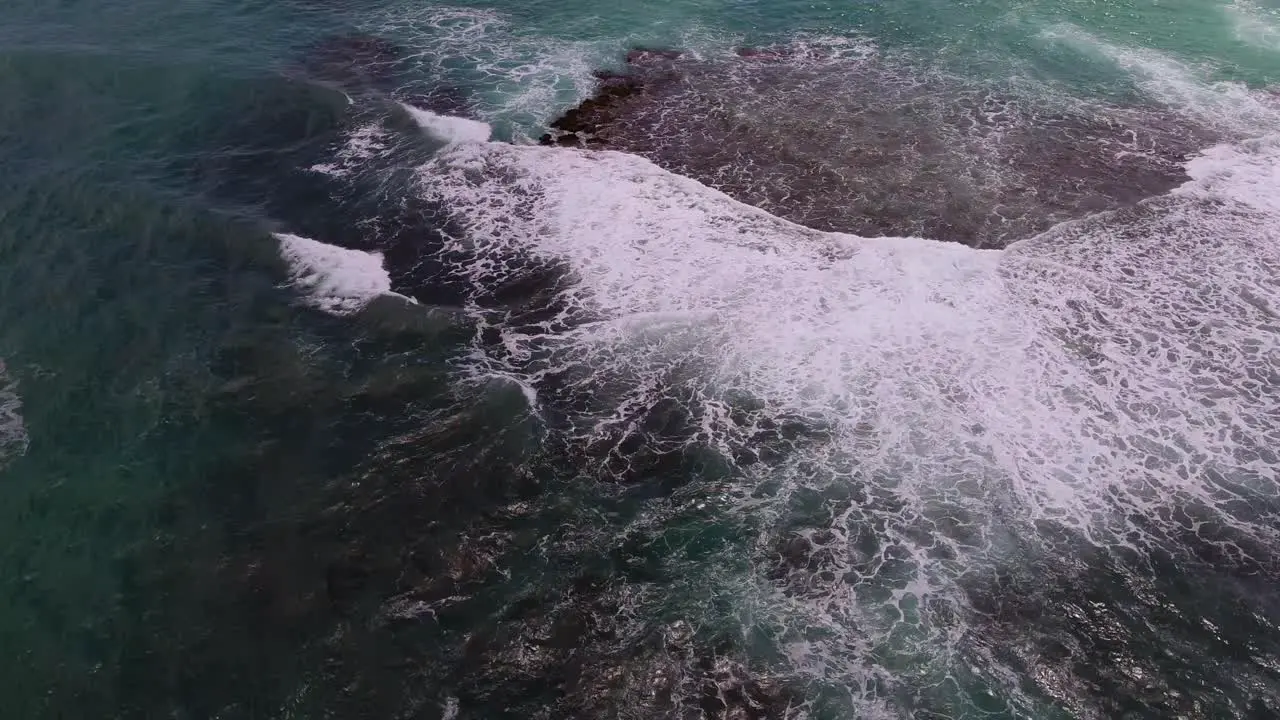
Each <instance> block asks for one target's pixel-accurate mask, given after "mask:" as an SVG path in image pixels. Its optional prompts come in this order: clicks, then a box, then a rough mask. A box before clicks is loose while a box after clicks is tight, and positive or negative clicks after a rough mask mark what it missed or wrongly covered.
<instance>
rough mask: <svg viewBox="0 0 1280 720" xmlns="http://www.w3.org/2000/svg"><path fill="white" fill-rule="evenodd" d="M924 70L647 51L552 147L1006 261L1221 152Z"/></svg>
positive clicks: (1105, 110)
mask: <svg viewBox="0 0 1280 720" xmlns="http://www.w3.org/2000/svg"><path fill="white" fill-rule="evenodd" d="M913 72H914V71H912V70H911V69H909V68H899V67H897V66H895V65H894V64H893V63H892V62H890V61H888V60H885V59H882V58H879V57H877V56H875V55H873V54H870V53H869V52H852V53H851V52H850V51H849V50H848V49H847V48H844V49H840V50H839V51H837V50H836V49H823V48H814V47H809V46H795V47H792V46H780V47H763V48H740V49H739V50H738V51H737V52H736V53H734V54H731V55H727V56H720V57H711V58H708V59H699V58H694V57H690V56H688V55H682V54H680V53H675V52H668V51H652V50H633V51H632V52H630V53H628V55H627V64H626V68H625V71H624V72H622V73H612V72H602V73H598V74H597V77H598V79H599V80H598V86H597V91H596V93H595V94H594V95H593V96H592V97H590V98H587V99H586V100H584V101H583V102H581V103H580V104H579V105H578V106H576V107H574V108H572V109H570V110H569V111H567V112H566V113H565V114H564V115H563V116H562V117H560V118H559V119H557V120H556V121H555V122H553V123H552V124H551V127H550V130H549V132H548V133H547V134H546V135H544V136H543V137H542V139H541V142H542V143H543V144H547V145H562V146H572V147H586V148H594V149H604V150H621V151H625V152H632V153H636V154H639V155H643V156H644V157H647V158H648V159H650V160H652V161H653V162H655V163H657V164H658V165H660V166H662V167H663V168H664V169H667V170H670V171H672V172H677V173H680V174H683V175H687V176H689V177H692V178H694V179H697V180H699V181H701V182H703V183H705V184H707V185H710V186H712V187H715V188H717V189H719V190H721V191H723V192H725V193H727V194H728V195H730V196H732V197H734V198H735V199H738V200H740V201H742V202H745V203H748V204H751V205H755V206H757V207H760V208H763V209H765V210H767V211H769V212H771V213H773V214H776V215H779V216H781V217H784V218H786V219H788V220H792V221H794V222H797V223H800V224H803V225H807V226H809V227H813V228H815V229H819V230H835V231H842V232H850V233H854V234H858V235H863V236H881V235H894V236H923V237H930V238H936V239H940V240H951V241H956V242H961V243H964V244H967V245H973V246H979V247H1000V246H1003V245H1006V244H1008V243H1009V242H1012V241H1013V240H1016V239H1019V238H1023V237H1028V236H1031V235H1034V234H1036V233H1037V232H1040V231H1042V230H1044V229H1046V228H1048V227H1049V226H1051V225H1053V224H1055V223H1058V222H1061V221H1063V220H1067V219H1071V218H1076V217H1081V216H1084V215H1087V214H1091V213H1094V212H1098V211H1102V210H1108V209H1114V208H1118V207H1123V206H1126V205H1129V204H1132V203H1133V202H1135V201H1137V200H1140V199H1142V198H1145V197H1151V196H1153V195H1158V194H1160V193H1163V192H1165V191H1168V190H1170V189H1172V188H1174V187H1176V186H1178V185H1179V184H1181V183H1182V182H1184V181H1186V180H1187V176H1186V174H1185V172H1184V171H1183V168H1182V163H1183V162H1184V161H1185V160H1186V158H1187V157H1189V155H1190V154H1192V153H1194V152H1195V151H1197V150H1199V149H1201V148H1203V147H1205V146H1206V145H1208V144H1210V143H1212V142H1213V141H1214V140H1215V137H1216V136H1215V135H1214V133H1212V132H1210V131H1209V130H1207V129H1205V128H1203V127H1200V126H1196V125H1195V124H1193V123H1191V122H1190V121H1188V120H1186V119H1183V118H1181V117H1178V116H1176V115H1175V114H1173V113H1172V112H1171V111H1169V110H1166V109H1162V108H1156V107H1147V106H1138V105H1126V106H1121V105H1097V106H1094V107H1089V108H1078V107H1069V106H1065V105H1064V106H1063V107H1056V106H1054V104H1053V102H1052V101H1051V100H1045V101H1043V102H1032V101H1030V100H1028V99H1026V98H1022V97H1018V96H1016V95H1014V94H1012V93H1011V92H1007V91H1001V90H1000V89H998V88H987V87H976V86H968V85H964V84H962V83H961V82H959V81H957V80H952V79H948V78H946V77H930V76H916V75H913V74H912V73H913Z"/></svg>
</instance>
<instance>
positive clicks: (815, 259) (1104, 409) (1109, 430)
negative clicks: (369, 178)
mask: <svg viewBox="0 0 1280 720" xmlns="http://www.w3.org/2000/svg"><path fill="white" fill-rule="evenodd" d="M1277 167H1280V148H1278V147H1277V145H1276V143H1275V141H1274V139H1264V140H1259V141H1256V142H1254V143H1246V144H1243V145H1235V146H1224V147H1222V148H1215V149H1213V150H1211V151H1210V152H1208V153H1206V154H1205V155H1204V156H1203V157H1201V158H1199V159H1197V160H1195V161H1193V162H1192V163H1191V173H1192V175H1193V177H1194V179H1193V180H1192V181H1191V182H1190V183H1188V184H1187V185H1186V186H1184V187H1183V188H1180V189H1179V191H1178V192H1176V193H1173V194H1171V195H1169V196H1167V197H1163V198H1157V199H1155V200H1152V201H1149V202H1147V203H1144V204H1143V205H1141V206H1139V207H1138V208H1136V209H1133V210H1127V211H1121V212H1117V213H1110V214H1105V215H1100V216H1095V217H1092V218H1087V219H1085V220H1082V221H1077V222H1075V223H1069V224H1066V225H1063V226H1060V227H1058V228H1055V229H1053V230H1052V231H1050V232H1048V233H1045V234H1044V235H1042V236H1039V237H1037V238H1034V239H1031V240H1027V241H1024V242H1022V243H1018V244H1015V245H1014V246H1012V247H1011V248H1009V249H1007V250H1005V251H979V250H972V249H969V248H966V247H962V246H959V245H954V244H944V243H938V242H934V241H930V240H923V239H917V238H871V239H868V238H858V237H853V236H847V235H841V234H829V233H820V232H816V231H813V230H809V229H806V228H803V227H800V226H796V225H793V224H791V223H788V222H786V221H783V220H780V219H778V218H775V217H773V216H771V215H768V214H767V213H765V212H763V211H760V210H758V209H755V208H751V207H748V206H745V205H742V204H740V203H737V202H736V201H734V200H732V199H730V198H728V197H727V196H724V195H722V194H720V193H718V192H716V191H713V190H711V189H708V188H706V187H705V186H702V185H700V184H698V183H696V182H694V181H692V180H689V179H687V178H683V177H679V176H676V175H673V174H670V173H667V172H665V171H663V170H661V169H659V168H657V167H656V166H654V165H652V164H651V163H649V162H648V161H646V160H643V159H641V158H637V157H634V156H629V155H624V154H618V153H608V152H599V153H584V152H579V151H573V150H565V149H560V148H542V147H527V146H526V147H519V146H508V145H499V144H485V145H467V146H458V147H455V148H453V149H451V150H449V151H447V152H446V153H445V154H444V155H443V156H442V157H441V159H440V160H439V164H438V165H436V166H434V167H432V168H431V169H430V181H429V183H424V188H426V191H427V192H429V193H433V194H435V195H437V197H438V198H439V199H441V200H444V201H445V202H447V203H448V205H449V207H451V208H453V209H454V210H455V211H456V212H457V215H458V219H459V220H460V222H462V224H463V225H464V226H465V228H466V234H465V237H463V238H460V239H459V240H458V242H457V244H456V245H455V246H454V247H453V248H451V249H452V250H455V251H458V252H460V253H467V254H470V255H471V256H472V257H473V258H474V261H473V262H471V263H469V264H468V265H467V266H466V267H463V268H460V270H461V271H462V272H464V273H466V274H468V275H470V277H472V278H473V280H474V281H475V282H476V283H477V284H478V285H482V286H485V285H489V284H491V283H493V282H495V281H501V280H503V279H506V278H507V277H508V276H509V275H510V274H511V273H513V272H518V270H517V269H514V268H518V266H519V264H520V263H521V262H526V261H528V262H535V263H564V264H567V266H568V268H569V269H570V270H571V272H572V277H573V279H574V283H573V284H572V285H571V286H570V287H568V288H567V289H565V290H564V291H563V292H562V296H561V300H562V303H563V306H564V309H563V310H562V311H561V313H560V316H559V318H558V320H557V321H555V322H550V323H544V324H541V325H539V326H536V327H532V328H529V327H525V328H514V327H509V328H502V331H503V332H504V341H503V344H502V347H503V348H505V353H506V354H505V356H504V357H503V358H499V359H498V361H499V362H502V363H507V364H508V366H507V367H506V368H505V370H506V371H507V372H516V373H522V374H524V376H525V377H529V378H530V382H531V383H533V384H534V385H535V386H536V385H537V384H538V381H539V378H540V377H541V376H542V375H543V374H544V373H556V374H557V376H558V377H562V378H563V377H569V378H572V379H573V382H575V383H578V384H579V385H580V386H583V387H588V386H589V387H593V388H595V398H596V400H597V401H598V402H599V404H598V405H596V406H595V407H594V409H593V414H592V415H591V417H589V418H585V419H584V420H585V421H584V422H582V423H581V424H579V425H578V426H577V427H578V428H579V432H581V434H582V435H581V438H582V440H583V441H584V442H594V441H598V440H599V439H600V438H607V437H609V436H610V433H615V434H616V433H618V432H620V433H622V434H623V435H626V434H630V433H642V432H643V430H641V429H639V428H640V426H641V425H642V424H641V423H637V421H636V417H637V415H636V413H637V411H639V410H643V408H646V407H652V406H654V405H656V404H657V403H658V402H660V401H662V400H663V399H668V400H670V399H677V400H678V401H679V402H686V403H692V404H693V405H694V407H692V408H691V412H692V413H693V414H694V415H695V416H696V417H697V418H699V422H700V423H701V427H702V430H701V432H699V433H698V434H697V436H696V437H694V438H691V439H690V441H691V442H703V443H707V444H709V445H711V446H713V447H718V448H720V449H722V450H723V451H724V453H725V455H726V456H727V457H734V458H739V461H740V462H742V463H745V464H743V465H741V469H742V470H743V473H744V476H745V477H746V478H748V480H747V481H746V482H747V483H748V484H750V483H752V482H757V481H760V480H762V479H764V478H766V477H767V478H768V479H769V480H770V481H771V482H778V481H780V482H781V483H782V486H783V488H784V490H783V491H782V492H781V493H780V494H779V495H778V497H777V498H776V500H774V501H773V502H772V504H768V505H766V506H764V507H763V508H762V506H761V504H760V503H759V502H758V501H754V500H753V501H751V507H752V512H753V513H756V514H757V515H758V514H760V513H761V512H763V513H764V514H765V515H766V516H769V515H771V514H775V513H776V515H774V517H776V518H777V520H776V522H778V525H777V526H776V527H775V528H774V530H773V531H771V532H766V533H764V534H763V535H762V536H761V540H760V543H761V544H760V547H759V552H760V556H761V558H767V557H769V556H771V555H772V553H773V552H774V550H773V547H774V545H773V544H774V543H776V542H778V541H779V538H783V537H786V536H787V534H788V533H794V532H799V533H801V534H802V535H803V536H804V537H808V538H810V539H811V540H810V541H811V542H812V543H813V547H815V548H820V547H825V548H827V549H828V550H829V551H830V552H829V553H828V554H827V555H826V557H827V558H828V559H827V560H826V561H825V562H826V565H823V566H822V567H821V568H820V569H822V570H829V571H831V572H830V573H827V574H823V573H819V572H817V570H814V569H813V567H812V564H811V565H810V567H809V569H808V570H806V571H802V572H798V575H799V576H797V577H795V578H792V579H790V580H788V582H791V583H794V586H795V587H796V588H801V589H802V590H801V591H797V592H799V593H800V596H801V597H803V598H805V600H804V602H802V603H801V605H800V607H801V608H802V610H797V612H800V613H801V616H803V617H808V618H809V620H807V621H805V620H797V621H796V622H818V623H819V624H821V625H822V626H824V627H826V628H828V629H830V628H843V631H842V632H844V633H846V634H845V635H841V638H842V639H840V640H839V641H838V642H835V644H834V645H833V646H830V647H827V648H826V652H827V658H826V660H825V661H824V662H825V665H824V667H825V668H826V670H824V672H834V671H835V670H834V668H838V669H839V672H842V673H852V672H855V668H854V667H853V666H852V665H849V664H848V663H852V662H854V661H853V660H852V659H851V658H855V657H859V656H860V655H859V652H861V651H859V652H853V651H852V649H853V648H854V647H857V648H865V647H867V646H868V644H870V645H872V646H876V647H879V648H880V651H882V652H883V646H882V645H880V644H881V643H886V642H889V638H890V637H894V633H895V632H901V623H902V620H901V617H902V615H901V613H900V612H899V611H898V610H897V609H896V608H897V606H898V605H900V604H901V603H903V602H906V601H907V599H908V598H911V597H914V598H917V599H921V598H925V597H929V598H932V602H941V603H944V604H949V606H950V607H953V608H962V607H963V606H964V604H965V600H964V597H963V594H962V593H961V592H960V591H959V590H958V585H957V583H958V582H959V579H960V578H961V577H962V576H964V575H965V574H966V573H972V572H974V571H975V570H974V568H980V567H990V566H991V565H992V564H993V563H999V562H1011V561H1013V560H1012V558H1014V557H1016V556H1018V555H1020V554H1025V553H1028V552H1032V553H1041V554H1043V553H1049V554H1050V555H1055V556H1058V557H1059V559H1060V561H1061V562H1073V561H1072V560H1071V559H1070V558H1071V557H1072V552H1071V551H1069V550H1068V549H1066V548H1057V549H1055V548H1054V545H1053V543H1054V542H1057V541H1051V540H1048V539H1044V538H1039V537H1038V533H1037V531H1036V529H1035V528H1036V524H1037V523H1045V522H1047V523H1051V524H1054V525H1057V526H1060V527H1063V528H1067V529H1069V531H1070V532H1071V533H1073V536H1075V537H1079V538H1081V539H1087V540H1089V541H1090V542H1092V543H1094V544H1096V545H1098V546H1101V547H1112V546H1126V547H1131V548H1135V549H1141V548H1144V547H1147V546H1149V545H1151V544H1153V543H1161V542H1165V541H1167V540H1168V539H1169V538H1170V537H1172V536H1174V535H1176V534H1177V533H1179V532H1181V531H1182V530H1183V528H1184V527H1186V525H1185V523H1193V525H1192V527H1194V528H1196V529H1197V530H1198V529H1200V528H1205V529H1208V528H1214V530H1213V532H1214V533H1217V534H1218V535H1219V539H1218V540H1216V541H1215V542H1218V543H1220V544H1221V545H1222V546H1223V551H1224V552H1225V553H1226V554H1227V555H1228V556H1235V557H1244V556H1245V555H1247V553H1248V550H1247V547H1248V546H1247V545H1239V544H1237V543H1238V542H1245V541H1246V540H1249V539H1251V540H1258V541H1265V542H1276V541H1280V536H1278V532H1280V531H1278V530H1277V527H1278V526H1277V524H1276V522H1275V521H1276V519H1277V518H1276V517H1274V514H1275V510H1274V507H1275V504H1276V501H1277V499H1278V498H1280V486H1278V485H1277V478H1276V477H1275V467H1276V459H1275V457H1274V455H1273V453H1274V451H1273V450H1272V449H1271V448H1273V447H1275V446H1276V443H1277V442H1280V418H1276V417H1275V415H1274V408H1275V406H1276V403H1277V400H1278V399H1277V397H1276V395H1275V391H1274V390H1273V385H1271V384H1269V383H1270V382H1271V381H1270V380H1268V379H1267V378H1274V377H1277V376H1280V342H1278V341H1277V338H1278V337H1280V322H1278V321H1277V320H1276V316H1275V315H1274V308H1277V307H1280V283H1277V282H1276V281H1275V280H1274V278H1275V277H1277V276H1278V275H1277V273H1276V270H1277V269H1280V211H1278V209H1277V208H1276V206H1275V202H1274V200H1273V198H1274V197H1275V195H1276V192H1275V188H1276V186H1275V184H1274V183H1275V181H1276V168H1277ZM513 258H517V259H518V258H524V259H525V260H514V261H513ZM491 359H492V358H491ZM610 393H612V394H610ZM690 398H692V399H690ZM743 398H751V399H752V403H750V404H748V405H747V406H743V405H742V399H743ZM781 417H799V418H803V419H804V421H805V422H808V423H810V424H812V425H813V426H814V427H820V428H822V429H823V432H824V433H826V435H824V437H827V438H829V439H828V440H827V441H819V442H815V443H810V444H808V445H805V446H803V447H799V446H797V448H796V449H795V451H794V453H793V454H792V456H791V460H790V461H789V462H788V463H785V464H783V465H782V466H776V465H770V466H764V465H755V464H753V463H751V462H750V460H749V458H750V457H751V456H750V455H749V454H748V455H745V456H744V455H743V454H742V453H743V451H744V449H745V450H747V451H749V450H750V447H751V443H752V442H753V441H754V439H756V438H758V437H759V436H760V432H761V431H762V430H764V429H767V428H769V427H771V426H770V424H769V420H770V419H771V418H781ZM744 457H745V458H747V459H746V460H743V459H742V458H744ZM752 478H754V479H752ZM836 486H845V487H856V488H862V489H861V490H858V492H865V493H868V494H870V496H872V497H876V498H881V499H880V500H879V501H873V502H867V503H864V504H862V505H857V504H855V505H852V506H845V507H844V508H843V509H842V510H840V512H838V513H836V514H835V515H834V517H827V518H826V520H823V521H822V522H821V523H820V524H819V526H816V527H809V528H808V529H805V528H803V527H801V528H796V527H793V526H792V525H789V524H788V523H794V518H792V519H791V520H786V518H787V517H788V516H789V515H794V512H792V511H789V510H788V507H789V502H790V501H789V500H788V498H789V497H791V496H792V495H793V494H795V493H799V492H801V491H804V492H806V493H812V492H823V488H831V487H836ZM770 508H772V509H770ZM1159 518H1166V519H1165V520H1159ZM1179 518H1184V519H1185V520H1179ZM1191 518H1195V519H1194V520H1192V519H1191ZM868 526H871V527H875V528H876V529H877V537H878V538H879V539H878V540H877V541H876V543H875V547H876V548H878V550H875V551H874V554H873V555H872V556H869V557H862V558H861V560H860V562H858V563H855V562H854V560H853V559H851V557H853V556H855V555H857V552H854V551H852V550H851V548H852V547H854V546H853V544H852V543H853V540H854V537H853V535H852V533H854V532H855V531H856V528H858V527H868ZM1206 537H1207V536H1206ZM1232 538H1235V539H1234V540H1233V539H1232ZM851 553H852V555H851ZM938 558H948V559H938ZM857 568H861V569H857ZM868 568H870V569H868ZM823 578H826V579H823ZM874 598H879V599H878V600H875V602H874V603H873V605H878V604H883V603H887V604H888V606H889V607H892V608H894V610H893V611H892V612H891V613H889V614H886V613H885V612H884V611H882V610H871V609H868V605H867V603H868V602H871V599H874ZM912 602H914V601H912ZM806 613H810V614H806ZM812 613H817V614H816V615H812ZM814 618H817V619H816V620H815V619H814ZM917 631H920V632H923V630H921V629H920V628H917ZM956 632H960V631H959V630H956V629H954V628H952V629H950V630H947V629H945V628H939V629H935V630H933V631H930V632H929V633H926V635H927V636H928V637H924V638H922V639H921V641H920V642H919V643H918V644H911V645H909V646H907V647H900V648H899V649H898V650H897V651H896V652H899V653H901V654H903V655H904V656H909V655H912V654H913V653H914V654H916V655H918V656H919V657H918V658H917V661H919V662H923V663H926V664H927V663H928V661H927V660H924V659H921V658H925V657H937V655H938V646H939V643H943V644H944V645H945V643H949V642H955V641H956V640H955V638H956V636H955V635H954V633H956ZM937 633H941V635H939V634H937ZM944 654H945V653H944ZM862 656H865V653H862ZM839 658H845V660H840V659H839ZM842 663H843V664H842Z"/></svg>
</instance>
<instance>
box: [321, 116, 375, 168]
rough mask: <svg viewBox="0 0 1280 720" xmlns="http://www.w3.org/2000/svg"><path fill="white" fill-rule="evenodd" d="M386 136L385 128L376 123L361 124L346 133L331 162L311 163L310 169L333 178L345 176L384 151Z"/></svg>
mask: <svg viewBox="0 0 1280 720" xmlns="http://www.w3.org/2000/svg"><path fill="white" fill-rule="evenodd" d="M387 137H388V133H387V130H386V128H384V127H383V126H382V125H380V124H378V123H369V124H367V125H362V126H360V127H358V128H356V129H355V130H352V131H351V132H349V133H347V136H346V138H345V140H344V142H343V145H342V147H341V148H340V149H339V150H338V151H337V153H335V154H334V161H333V162H328V163H319V164H316V165H312V166H311V168H310V169H311V171H312V172H318V173H323V174H325V175H328V176H330V177H334V178H343V177H347V176H349V175H351V173H353V172H356V171H358V170H359V169H360V168H361V167H362V166H363V165H365V164H366V163H367V162H368V161H369V160H371V159H373V158H374V157H377V156H378V155H379V154H380V153H382V152H383V151H385V150H386V148H387Z"/></svg>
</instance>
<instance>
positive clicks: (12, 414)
mask: <svg viewBox="0 0 1280 720" xmlns="http://www.w3.org/2000/svg"><path fill="white" fill-rule="evenodd" d="M28 442H29V440H28V437H27V429H26V424H25V423H24V422H23V420H22V398H21V397H19V395H18V384H17V383H16V382H14V381H12V380H10V379H9V377H8V375H7V374H6V373H5V366H4V362H3V361H0V464H3V463H4V462H5V461H6V460H9V459H12V458H14V457H17V456H18V455H21V454H22V453H24V452H26V449H27V444H28Z"/></svg>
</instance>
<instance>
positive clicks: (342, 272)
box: [275, 233, 417, 315]
mask: <svg viewBox="0 0 1280 720" xmlns="http://www.w3.org/2000/svg"><path fill="white" fill-rule="evenodd" d="M275 238H276V239H277V240H278V241H279V242H280V255H281V257H283V258H284V259H285V261H286V262H288V263H289V270H290V275H291V276H292V282H293V285H294V286H295V287H297V288H298V289H299V290H302V291H303V292H304V293H306V294H307V302H308V303H309V304H311V305H313V306H314V307H317V308H320V309H321V310H324V311H325V312H329V313H333V314H335V315H345V314H349V313H352V312H355V311H357V310H359V309H360V308H362V307H364V306H365V305H367V304H368V303H369V301H371V300H373V299H374V298H376V297H378V296H380V295H391V296H395V297H399V298H403V299H404V300H406V301H407V302H411V303H416V302H417V301H415V300H413V299H412V298H408V297H405V296H403V295H400V294H399V293H395V292H392V291H391V278H390V276H388V275H387V272H386V270H385V269H384V268H383V266H382V255H381V254H380V253H376V252H374V253H368V252H361V251H359V250H348V249H346V248H340V247H336V246H334V245H327V244H325V243H322V242H318V241H316V240H312V239H310V238H304V237H300V236H298V235H290V234H287V233H276V234H275Z"/></svg>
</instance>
